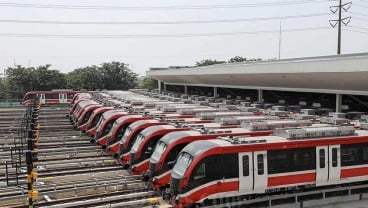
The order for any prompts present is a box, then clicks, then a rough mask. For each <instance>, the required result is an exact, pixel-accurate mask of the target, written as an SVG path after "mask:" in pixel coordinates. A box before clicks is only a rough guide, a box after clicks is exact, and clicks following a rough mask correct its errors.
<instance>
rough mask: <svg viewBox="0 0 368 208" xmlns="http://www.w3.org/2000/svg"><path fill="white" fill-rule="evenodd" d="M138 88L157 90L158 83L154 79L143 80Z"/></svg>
mask: <svg viewBox="0 0 368 208" xmlns="http://www.w3.org/2000/svg"><path fill="white" fill-rule="evenodd" d="M139 88H143V89H148V90H153V89H157V88H158V82H157V80H155V79H152V78H148V77H146V78H144V80H143V81H142V82H141V83H139Z"/></svg>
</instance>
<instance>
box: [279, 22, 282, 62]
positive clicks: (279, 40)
mask: <svg viewBox="0 0 368 208" xmlns="http://www.w3.org/2000/svg"><path fill="white" fill-rule="evenodd" d="M281 31H282V30H281V20H280V31H279V60H280V58H281Z"/></svg>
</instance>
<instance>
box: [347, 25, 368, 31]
mask: <svg viewBox="0 0 368 208" xmlns="http://www.w3.org/2000/svg"><path fill="white" fill-rule="evenodd" d="M349 27H352V28H356V29H360V30H367V31H368V28H365V27H357V26H349Z"/></svg>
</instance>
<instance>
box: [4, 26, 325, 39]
mask: <svg viewBox="0 0 368 208" xmlns="http://www.w3.org/2000/svg"><path fill="white" fill-rule="evenodd" d="M325 29H329V27H310V28H297V29H289V30H283V32H298V31H307V30H325ZM278 32H279V30H262V31H248V32H221V33H187V34H145V35H141V34H140V35H72V34H34V33H0V36H5V37H15V38H91V39H92V38H95V39H99V38H105V39H124V38H130V39H131V38H171V37H175V38H181V37H183V38H185V37H209V36H232V35H244V34H260V33H278Z"/></svg>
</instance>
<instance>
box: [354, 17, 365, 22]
mask: <svg viewBox="0 0 368 208" xmlns="http://www.w3.org/2000/svg"><path fill="white" fill-rule="evenodd" d="M353 18H354V19H357V20H361V21H368V19H363V18H360V17H353Z"/></svg>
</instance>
